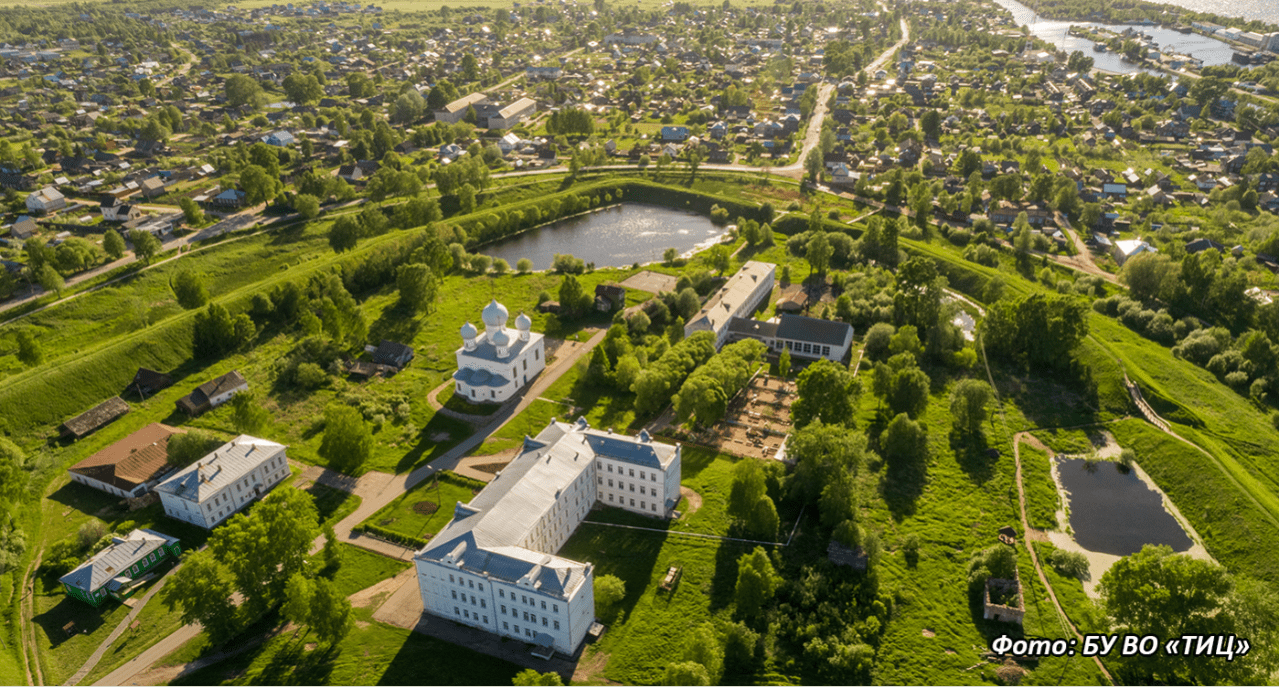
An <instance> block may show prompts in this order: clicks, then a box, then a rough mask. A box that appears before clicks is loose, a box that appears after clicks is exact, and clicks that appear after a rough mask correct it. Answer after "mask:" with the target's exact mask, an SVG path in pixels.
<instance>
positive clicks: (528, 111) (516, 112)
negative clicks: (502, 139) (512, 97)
mask: <svg viewBox="0 0 1279 688" xmlns="http://www.w3.org/2000/svg"><path fill="white" fill-rule="evenodd" d="M530 69H532V67H530ZM535 112H537V101H535V100H533V99H532V98H520V99H519V100H517V101H515V102H514V103H511V104H510V105H507V106H506V107H504V108H502V109H501V110H498V112H497V116H496V117H489V122H488V125H489V129H510V128H511V127H514V126H516V125H518V124H519V123H520V122H523V121H524V118H526V117H528V116H530V115H532V114H533V113H535Z"/></svg>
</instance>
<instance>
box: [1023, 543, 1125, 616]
mask: <svg viewBox="0 0 1279 688" xmlns="http://www.w3.org/2000/svg"><path fill="white" fill-rule="evenodd" d="M1031 544H1032V545H1034V547H1035V553H1036V554H1037V555H1038V556H1039V563H1040V564H1041V565H1042V566H1043V567H1044V573H1045V574H1046V575H1047V576H1048V582H1049V583H1051V584H1052V586H1053V593H1055V594H1056V595H1057V601H1058V602H1060V603H1061V608H1062V609H1065V610H1066V616H1068V617H1070V621H1071V622H1072V623H1074V624H1075V627H1076V628H1078V629H1079V632H1080V633H1105V632H1106V631H1108V630H1109V624H1107V623H1106V619H1105V617H1104V615H1103V614H1102V613H1101V609H1100V607H1099V606H1098V605H1097V603H1096V602H1094V601H1093V600H1092V598H1090V597H1088V595H1087V594H1085V593H1084V584H1083V581H1081V580H1079V579H1078V578H1075V577H1073V576H1064V575H1062V574H1061V573H1059V572H1058V571H1057V569H1055V568H1053V567H1052V565H1050V564H1049V563H1048V558H1049V557H1050V556H1051V555H1052V553H1053V552H1055V551H1056V550H1057V548H1056V547H1055V546H1053V545H1051V544H1049V543H1047V542H1033V543H1031Z"/></svg>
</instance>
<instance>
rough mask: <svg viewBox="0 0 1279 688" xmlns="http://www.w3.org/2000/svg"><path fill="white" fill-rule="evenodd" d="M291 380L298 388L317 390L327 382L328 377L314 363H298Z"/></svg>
mask: <svg viewBox="0 0 1279 688" xmlns="http://www.w3.org/2000/svg"><path fill="white" fill-rule="evenodd" d="M293 379H294V381H296V382H297V384H298V386H299V387H304V388H306V389H318V388H319V387H321V386H323V385H324V383H325V382H327V381H328V379H329V375H328V373H326V372H324V369H323V368H321V367H320V366H319V365H316V364H315V363H299V364H298V368H297V372H296V373H294V378H293Z"/></svg>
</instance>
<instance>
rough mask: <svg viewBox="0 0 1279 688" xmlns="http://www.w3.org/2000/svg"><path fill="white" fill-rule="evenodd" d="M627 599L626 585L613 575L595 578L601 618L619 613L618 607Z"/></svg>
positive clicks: (597, 603) (596, 597)
mask: <svg viewBox="0 0 1279 688" xmlns="http://www.w3.org/2000/svg"><path fill="white" fill-rule="evenodd" d="M625 597H626V584H625V583H623V582H622V579H621V578H618V577H617V576H614V575H613V574H611V573H609V574H604V575H602V576H596V577H595V604H596V605H597V606H598V608H599V609H600V615H601V616H610V615H612V614H614V613H616V612H617V611H618V609H617V606H618V605H619V604H621V603H622V600H623V599H625Z"/></svg>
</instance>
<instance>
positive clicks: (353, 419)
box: [319, 404, 373, 474]
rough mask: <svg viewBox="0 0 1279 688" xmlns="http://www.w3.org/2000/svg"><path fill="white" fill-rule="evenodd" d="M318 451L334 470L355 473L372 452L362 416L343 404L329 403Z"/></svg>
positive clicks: (370, 436) (371, 444) (369, 436)
mask: <svg viewBox="0 0 1279 688" xmlns="http://www.w3.org/2000/svg"><path fill="white" fill-rule="evenodd" d="M319 453H320V456H321V457H322V458H324V459H325V460H327V461H328V462H329V466H330V467H332V468H333V469H334V470H337V471H341V472H343V473H348V474H353V473H357V472H358V471H359V470H360V468H361V467H362V466H363V465H364V462H365V461H368V459H369V456H370V455H371V454H372V453H373V435H372V434H371V433H370V432H369V426H368V424H367V423H365V422H364V416H362V415H360V412H359V411H357V410H356V409H354V408H351V407H350V406H346V405H345V404H331V405H329V407H328V408H327V409H325V411H324V439H323V441H321V443H320V452H319Z"/></svg>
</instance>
